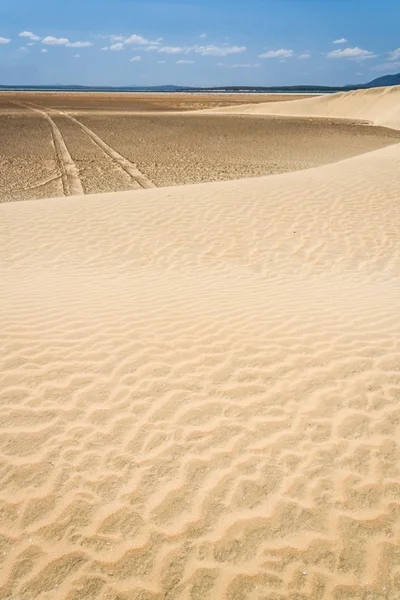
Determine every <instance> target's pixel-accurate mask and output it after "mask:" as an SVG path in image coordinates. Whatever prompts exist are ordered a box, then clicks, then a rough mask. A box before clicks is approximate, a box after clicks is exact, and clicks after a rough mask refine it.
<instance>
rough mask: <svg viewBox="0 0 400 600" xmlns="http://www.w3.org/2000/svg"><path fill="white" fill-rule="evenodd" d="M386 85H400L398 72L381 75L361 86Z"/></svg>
mask: <svg viewBox="0 0 400 600" xmlns="http://www.w3.org/2000/svg"><path fill="white" fill-rule="evenodd" d="M387 85H389V86H391V85H400V73H397V74H396V75H383V76H382V77H378V78H377V79H373V80H372V81H370V82H369V83H366V84H365V85H364V86H363V87H385V86H387Z"/></svg>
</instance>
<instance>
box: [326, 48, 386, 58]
mask: <svg viewBox="0 0 400 600" xmlns="http://www.w3.org/2000/svg"><path fill="white" fill-rule="evenodd" d="M327 56H328V58H350V59H352V60H365V59H366V58H376V56H377V55H376V54H373V53H372V52H370V51H369V50H363V49H362V48H358V47H357V46H356V47H355V48H344V49H343V50H333V51H332V52H329V54H328V55H327Z"/></svg>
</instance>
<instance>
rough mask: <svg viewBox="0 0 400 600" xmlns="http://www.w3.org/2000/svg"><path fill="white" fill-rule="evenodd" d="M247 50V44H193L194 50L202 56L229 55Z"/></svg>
mask: <svg viewBox="0 0 400 600" xmlns="http://www.w3.org/2000/svg"><path fill="white" fill-rule="evenodd" d="M246 50H247V48H246V46H213V45H211V46H193V48H192V51H193V52H197V53H198V54H201V55H202V56H228V55H229V54H241V53H242V52H245V51H246Z"/></svg>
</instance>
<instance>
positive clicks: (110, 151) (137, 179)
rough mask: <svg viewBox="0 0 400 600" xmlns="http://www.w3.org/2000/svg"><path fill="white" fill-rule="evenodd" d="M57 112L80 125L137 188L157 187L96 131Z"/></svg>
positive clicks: (59, 112) (69, 116)
mask: <svg viewBox="0 0 400 600" xmlns="http://www.w3.org/2000/svg"><path fill="white" fill-rule="evenodd" d="M56 112H57V113H58V114H60V115H62V116H64V117H67V118H68V119H70V120H71V121H73V122H74V123H76V124H77V125H79V127H81V129H83V131H84V132H85V133H86V135H88V136H89V137H90V139H91V140H92V141H93V142H94V143H95V144H96V145H97V146H98V147H99V148H100V149H101V150H103V152H104V153H105V154H107V156H108V157H109V158H111V160H112V161H114V162H115V163H117V165H118V166H119V167H121V169H123V170H124V171H125V172H126V173H127V174H128V175H129V176H130V177H131V179H132V180H133V183H134V184H136V187H137V188H138V189H140V188H142V189H148V188H155V187H156V186H155V184H154V183H153V182H152V181H151V179H149V178H148V177H146V175H145V174H144V173H142V172H141V171H140V170H139V169H138V167H137V165H136V164H135V163H132V162H130V161H129V160H128V159H127V158H125V157H124V156H122V155H121V154H119V153H118V152H117V151H116V150H114V148H111V146H109V145H108V144H106V142H105V141H104V140H102V139H101V137H99V136H98V135H97V134H96V133H94V131H92V130H91V129H89V127H87V126H86V125H84V124H83V123H81V122H80V121H78V119H75V118H74V117H72V116H71V115H70V114H68V113H66V112H63V111H56Z"/></svg>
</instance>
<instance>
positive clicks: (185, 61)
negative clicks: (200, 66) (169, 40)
mask: <svg viewBox="0 0 400 600" xmlns="http://www.w3.org/2000/svg"><path fill="white" fill-rule="evenodd" d="M176 64H177V65H193V64H194V60H177V61H176Z"/></svg>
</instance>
